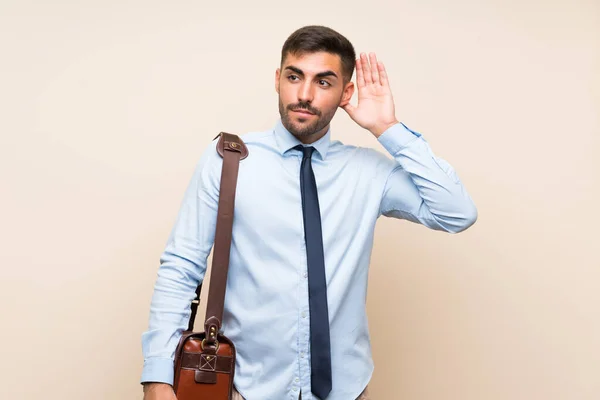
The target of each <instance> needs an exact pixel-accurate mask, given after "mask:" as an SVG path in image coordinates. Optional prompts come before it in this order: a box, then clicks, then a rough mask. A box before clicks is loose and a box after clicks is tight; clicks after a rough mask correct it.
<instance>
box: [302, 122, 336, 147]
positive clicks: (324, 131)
mask: <svg viewBox="0 0 600 400" xmlns="http://www.w3.org/2000/svg"><path fill="white" fill-rule="evenodd" d="M328 130H329V124H327V126H326V127H325V128H323V129H321V130H320V131H318V132H315V133H313V134H311V135H308V136H300V137H298V136H295V135H294V136H295V137H296V139H298V140H299V141H301V142H302V143H303V144H311V143H314V142H316V141H318V140H319V139H321V138H322V137H323V136H325V134H327V131H328Z"/></svg>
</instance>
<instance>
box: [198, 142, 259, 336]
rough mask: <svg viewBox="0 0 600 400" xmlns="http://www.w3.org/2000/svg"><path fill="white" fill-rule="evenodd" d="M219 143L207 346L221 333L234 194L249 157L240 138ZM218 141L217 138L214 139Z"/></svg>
mask: <svg viewBox="0 0 600 400" xmlns="http://www.w3.org/2000/svg"><path fill="white" fill-rule="evenodd" d="M219 136H220V138H219V142H218V143H217V152H218V153H219V154H220V155H221V157H223V167H222V171H221V187H220V190H219V206H218V211H217V226H216V231H215V243H214V251H213V259H212V270H211V277H210V287H209V292H208V302H207V305H206V320H205V322H204V329H205V330H204V332H205V333H206V342H207V345H211V344H214V343H215V342H216V337H217V336H216V335H217V333H218V332H219V330H220V329H221V321H222V319H223V305H224V303H225V288H226V286H227V272H228V271H229V253H230V250H231V231H232V229H233V211H234V205H235V190H236V186H237V177H238V170H239V164H240V160H243V159H244V158H246V157H247V156H248V148H247V147H246V145H245V143H244V142H243V141H242V139H240V137H239V136H237V135H234V134H231V133H227V132H221V133H219V135H217V137H219ZM215 139H216V138H215ZM201 287H202V285H201V284H200V285H199V286H198V288H197V289H196V295H197V299H196V300H194V302H193V303H192V315H191V316H190V322H189V326H188V330H189V331H192V330H193V327H194V318H195V317H196V312H197V309H198V303H199V301H200V300H199V299H200V289H201Z"/></svg>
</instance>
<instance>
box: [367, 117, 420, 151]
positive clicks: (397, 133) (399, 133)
mask: <svg viewBox="0 0 600 400" xmlns="http://www.w3.org/2000/svg"><path fill="white" fill-rule="evenodd" d="M419 137H421V134H420V133H419V132H415V131H413V130H410V129H408V127H407V126H406V125H404V124H403V123H402V122H398V123H397V124H395V125H392V126H391V127H389V128H388V129H387V130H386V131H385V132H383V133H382V134H381V135H379V137H378V138H377V140H379V143H381V144H382V145H383V147H385V149H386V150H387V151H389V152H390V153H391V154H392V155H394V154H396V153H397V152H399V151H400V150H402V149H403V148H404V147H406V146H408V145H409V144H410V143H411V142H412V141H414V140H416V139H417V138H419Z"/></svg>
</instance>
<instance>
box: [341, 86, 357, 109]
mask: <svg viewBox="0 0 600 400" xmlns="http://www.w3.org/2000/svg"><path fill="white" fill-rule="evenodd" d="M353 94H354V83H353V82H348V83H347V84H346V86H345V87H344V93H343V94H342V101H340V107H344V106H345V105H346V104H348V103H349V102H350V99H351V98H352V95H353Z"/></svg>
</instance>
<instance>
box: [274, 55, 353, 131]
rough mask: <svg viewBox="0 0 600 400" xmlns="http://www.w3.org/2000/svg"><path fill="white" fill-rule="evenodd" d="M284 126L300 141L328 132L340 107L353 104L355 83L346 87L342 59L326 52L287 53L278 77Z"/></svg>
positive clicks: (276, 83) (280, 110)
mask: <svg viewBox="0 0 600 400" xmlns="http://www.w3.org/2000/svg"><path fill="white" fill-rule="evenodd" d="M275 89H276V90H277V93H279V114H280V115H281V121H282V123H283V126H285V128H286V129H287V130H288V131H290V132H291V133H292V134H293V135H294V136H296V137H298V138H299V139H302V138H304V139H307V138H309V137H310V136H311V135H313V134H317V135H316V137H320V136H321V134H324V133H326V132H327V129H328V128H329V122H330V121H331V119H332V118H333V116H334V115H335V112H336V111H337V108H338V107H339V106H343V105H345V104H347V103H348V102H349V101H350V98H351V97H352V93H353V91H354V84H353V83H352V82H348V83H346V84H344V78H343V76H342V64H341V59H340V56H338V55H336V54H330V53H326V52H317V53H306V54H302V55H298V56H294V55H291V54H288V55H287V57H286V58H285V60H284V61H283V65H282V67H281V69H279V68H278V69H277V71H276V74H275Z"/></svg>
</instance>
